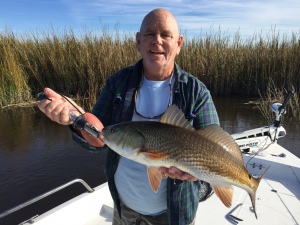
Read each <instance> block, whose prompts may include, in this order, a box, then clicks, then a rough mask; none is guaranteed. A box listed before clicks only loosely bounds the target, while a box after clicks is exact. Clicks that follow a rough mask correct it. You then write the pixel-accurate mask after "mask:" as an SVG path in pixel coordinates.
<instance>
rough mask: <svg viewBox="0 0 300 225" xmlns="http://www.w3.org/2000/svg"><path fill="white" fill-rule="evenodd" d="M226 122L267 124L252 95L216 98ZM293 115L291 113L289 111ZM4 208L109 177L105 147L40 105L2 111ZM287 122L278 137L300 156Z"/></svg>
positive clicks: (15, 218)
mask: <svg viewBox="0 0 300 225" xmlns="http://www.w3.org/2000/svg"><path fill="white" fill-rule="evenodd" d="M214 101H215V104H216V107H217V110H218V113H219V117H220V121H221V126H222V127H223V128H224V129H225V130H226V131H228V132H229V133H235V132H239V131H243V130H247V129H253V128H257V127H260V126H264V125H267V124H266V123H265V122H264V119H263V118H262V117H261V115H260V113H259V112H258V110H254V109H253V105H249V104H245V103H247V102H248V99H241V98H215V99H214ZM287 117H288V116H287ZM0 124H1V125H0V127H1V128H0V212H3V211H5V210H7V209H9V208H12V207H14V206H16V205H18V204H20V203H23V202H25V201H27V200H29V199H31V198H34V197H36V196H38V195H40V194H43V193H45V192H47V191H49V190H51V189H53V188H55V187H57V186H59V185H62V184H64V183H66V182H68V181H70V180H73V179H75V178H81V179H83V180H85V181H86V182H87V183H88V184H89V185H90V186H91V187H95V186H97V185H99V184H101V183H103V182H105V176H104V169H103V168H104V159H105V154H106V152H100V153H97V154H95V153H90V152H88V151H87V150H85V149H82V148H81V147H80V146H78V145H77V144H76V143H74V142H73V141H72V140H71V135H70V131H69V128H68V127H65V126H61V125H58V124H56V123H54V122H52V121H50V120H49V119H48V118H46V117H45V116H44V115H43V114H42V113H41V112H40V111H39V110H38V109H37V108H33V107H29V108H20V107H17V108H13V109H4V110H1V111H0ZM284 127H285V128H286V130H287V136H286V137H285V138H283V139H282V140H280V141H279V144H281V145H282V146H283V147H285V148H287V149H288V150H290V151H291V152H293V153H294V154H295V155H297V156H298V157H300V149H299V146H300V131H299V130H300V129H299V123H298V124H295V123H292V122H289V120H288V119H287V118H286V119H285V123H284ZM85 191H86V190H85V188H83V186H82V185H81V184H74V185H72V186H70V187H68V188H66V189H65V190H62V191H60V192H58V193H56V194H54V195H52V196H49V197H47V198H45V199H43V200H41V201H39V202H37V203H34V204H33V205H31V206H28V207H26V208H25V209H22V210H20V211H18V212H15V213H13V214H12V215H9V216H6V217H5V218H3V219H0V224H18V223H21V222H23V221H24V220H27V219H29V218H30V217H32V216H35V215H37V214H41V213H43V212H45V211H47V210H49V209H51V208H53V207H55V206H57V205H58V204H61V203H63V202H64V201H66V200H68V199H70V198H72V197H74V196H76V195H78V194H80V193H83V192H85Z"/></svg>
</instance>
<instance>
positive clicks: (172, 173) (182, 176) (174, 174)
mask: <svg viewBox="0 0 300 225" xmlns="http://www.w3.org/2000/svg"><path fill="white" fill-rule="evenodd" d="M159 170H160V172H161V173H162V174H164V175H165V176H169V177H171V178H172V179H179V180H186V181H197V180H198V178H196V177H194V176H192V175H191V174H189V173H185V172H183V171H181V170H179V169H178V168H176V167H174V166H171V167H170V168H167V167H160V168H159Z"/></svg>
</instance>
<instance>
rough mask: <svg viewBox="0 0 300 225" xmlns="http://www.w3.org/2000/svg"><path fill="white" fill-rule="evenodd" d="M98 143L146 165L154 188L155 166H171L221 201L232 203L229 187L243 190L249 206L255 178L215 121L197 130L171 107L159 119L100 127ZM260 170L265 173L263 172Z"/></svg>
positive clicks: (156, 179) (157, 176)
mask: <svg viewBox="0 0 300 225" xmlns="http://www.w3.org/2000/svg"><path fill="white" fill-rule="evenodd" d="M102 135H103V136H104V139H103V140H104V143H105V144H106V145H108V146H109V147H110V148H111V149H112V150H114V151H116V152H117V153H118V154H120V155H122V156H124V157H126V158H129V159H131V160H134V161H136V162H139V163H142V164H144V165H146V166H147V168H148V169H147V170H148V178H149V182H150V185H151V187H152V189H153V190H154V191H156V192H157V190H158V188H159V185H160V182H161V179H162V177H163V175H162V174H161V172H159V169H158V168H159V167H161V166H163V167H171V166H174V167H177V168H178V169H180V170H182V171H184V172H186V173H189V174H191V175H192V176H194V177H196V178H198V179H200V180H203V181H206V182H208V183H210V184H211V186H212V188H213V189H214V191H215V193H216V194H217V195H218V197H219V198H220V199H221V200H222V202H223V203H224V204H225V205H226V206H227V207H229V206H230V205H231V202H232V195H233V189H232V186H231V185H235V186H237V187H240V188H243V189H244V190H245V191H247V192H248V194H249V196H250V198H251V202H252V205H253V208H254V213H255V216H256V217H257V215H256V210H255V195H256V190H257V187H258V184H259V182H260V180H261V178H262V176H263V175H264V174H265V173H263V174H262V175H261V176H260V177H259V178H254V177H253V176H251V175H250V174H249V173H248V171H247V170H246V167H245V166H244V161H243V157H242V153H241V151H240V149H239V147H238V145H237V144H236V142H235V141H234V140H233V138H232V137H231V136H230V135H229V134H228V133H227V132H225V131H224V130H223V129H222V128H220V127H219V126H218V125H210V126H208V127H206V128H204V129H201V130H198V131H196V130H194V128H193V127H192V126H191V125H190V124H189V122H188V121H187V120H185V118H184V115H183V113H182V111H180V110H179V109H178V108H177V107H176V106H175V105H172V106H170V107H169V108H168V110H167V111H166V112H165V114H164V115H163V116H162V118H161V119H160V122H151V121H130V122H125V123H121V124H116V125H112V126H108V127H105V128H103V130H102ZM265 172H266V171H265Z"/></svg>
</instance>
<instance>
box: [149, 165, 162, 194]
mask: <svg viewBox="0 0 300 225" xmlns="http://www.w3.org/2000/svg"><path fill="white" fill-rule="evenodd" d="M147 172H148V180H149V183H150V185H151V188H152V190H153V191H154V192H155V193H157V191H158V188H159V186H160V184H161V179H162V178H163V174H162V173H161V172H160V171H159V167H148V168H147Z"/></svg>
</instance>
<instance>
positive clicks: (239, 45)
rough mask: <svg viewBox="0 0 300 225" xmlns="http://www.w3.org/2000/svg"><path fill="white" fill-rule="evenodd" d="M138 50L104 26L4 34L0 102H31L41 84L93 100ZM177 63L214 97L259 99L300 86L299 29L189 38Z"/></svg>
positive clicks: (128, 39) (0, 37)
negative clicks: (273, 91) (271, 90)
mask: <svg viewBox="0 0 300 225" xmlns="http://www.w3.org/2000/svg"><path fill="white" fill-rule="evenodd" d="M138 59H140V55H139V53H138V51H137V50H136V44H135V37H134V35H133V34H130V33H129V32H128V33H126V32H125V33H122V34H120V32H119V31H118V30H117V29H116V30H114V31H112V32H111V31H110V30H109V29H108V28H106V27H102V29H100V30H99V31H98V30H93V31H90V30H83V32H82V33H81V34H77V33H76V34H75V33H74V31H73V30H72V29H70V30H65V32H64V33H63V34H61V33H58V32H55V30H54V29H52V30H50V31H40V32H36V33H33V32H31V33H26V34H23V35H21V36H18V37H15V35H14V34H13V32H11V31H9V30H7V31H5V32H2V33H0V76H1V78H0V106H5V105H8V104H12V103H18V102H23V101H28V100H30V99H31V98H34V96H36V94H37V93H38V92H40V91H41V90H42V89H43V88H44V87H46V86H47V87H51V88H53V89H54V90H56V91H57V92H61V93H64V94H68V95H70V96H74V97H78V98H79V97H80V98H85V99H88V108H90V107H91V105H93V103H94V102H95V100H96V98H97V95H98V94H99V92H100V91H101V89H102V87H103V85H104V82H105V81H106V79H107V77H108V76H110V75H111V74H113V73H114V72H116V71H117V70H119V69H120V68H122V67H125V66H128V65H132V64H134V63H135V62H136V61H137V60H138ZM176 62H177V63H178V64H179V65H180V66H181V67H182V68H183V69H184V70H186V71H188V72H190V73H191V74H193V75H195V76H197V77H198V78H199V79H200V80H201V81H203V82H204V83H205V84H206V85H207V86H208V88H209V89H210V91H211V93H212V94H213V95H227V96H229V95H247V96H259V93H258V91H259V90H260V92H261V94H262V96H266V93H267V91H268V89H269V87H270V83H271V82H274V84H275V85H276V86H277V87H283V88H286V89H289V87H290V86H291V85H293V86H294V88H295V89H296V90H299V88H300V32H298V33H293V34H292V35H291V36H287V35H285V34H282V35H280V34H279V33H278V32H276V31H275V30H271V31H270V32H269V33H268V34H266V35H263V34H258V33H255V34H253V36H252V37H250V38H248V39H242V38H241V35H240V33H239V32H236V34H234V35H231V34H230V33H227V32H221V31H220V30H219V31H217V32H214V31H211V32H210V33H207V34H203V35H202V34H201V35H200V36H199V37H193V38H190V39H186V40H185V44H184V47H183V48H182V50H181V53H180V54H179V56H178V57H177V59H176Z"/></svg>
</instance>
